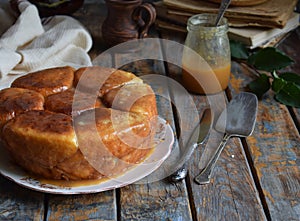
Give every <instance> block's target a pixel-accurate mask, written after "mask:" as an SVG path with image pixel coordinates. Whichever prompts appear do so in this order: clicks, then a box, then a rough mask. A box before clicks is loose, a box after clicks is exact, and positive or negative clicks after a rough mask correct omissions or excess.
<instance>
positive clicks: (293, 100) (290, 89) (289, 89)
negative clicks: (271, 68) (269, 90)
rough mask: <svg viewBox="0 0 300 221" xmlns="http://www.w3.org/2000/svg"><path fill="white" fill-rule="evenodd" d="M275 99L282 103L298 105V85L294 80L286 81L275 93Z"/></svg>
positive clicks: (299, 101) (299, 95) (299, 104)
mask: <svg viewBox="0 0 300 221" xmlns="http://www.w3.org/2000/svg"><path fill="white" fill-rule="evenodd" d="M275 99H276V100H278V101H279V102H281V103H282V104H285V105H288V106H292V107H297V108H299V107H300V86H298V85H296V84H295V83H294V82H287V83H286V84H285V85H284V86H283V88H282V89H281V90H280V91H279V92H278V93H277V94H276V95H275Z"/></svg>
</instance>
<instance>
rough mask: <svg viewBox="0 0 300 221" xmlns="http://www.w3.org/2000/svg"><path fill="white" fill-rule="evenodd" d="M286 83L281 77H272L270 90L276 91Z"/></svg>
mask: <svg viewBox="0 0 300 221" xmlns="http://www.w3.org/2000/svg"><path fill="white" fill-rule="evenodd" d="M286 84H287V81H285V80H284V79H282V78H274V80H273V82H272V90H273V91H275V93H278V92H279V91H280V90H282V89H283V87H284V86H285V85H286Z"/></svg>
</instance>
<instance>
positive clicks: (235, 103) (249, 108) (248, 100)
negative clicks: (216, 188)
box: [194, 92, 257, 184]
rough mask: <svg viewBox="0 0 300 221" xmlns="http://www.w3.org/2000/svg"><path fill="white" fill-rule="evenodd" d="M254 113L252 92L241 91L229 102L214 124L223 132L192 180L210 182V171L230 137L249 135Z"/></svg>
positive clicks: (254, 104) (201, 182)
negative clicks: (214, 148) (206, 162)
mask: <svg viewBox="0 0 300 221" xmlns="http://www.w3.org/2000/svg"><path fill="white" fill-rule="evenodd" d="M256 113H257V97H256V96H255V95H254V94H252V93H248V92H241V93H240V94H238V95H236V96H235V97H234V98H233V99H232V100H231V101H230V102H229V104H228V105H227V107H226V109H225V110H224V111H223V112H222V113H221V115H220V117H219V118H218V121H217V123H216V126H215V129H216V130H217V131H219V132H222V133H224V132H225V134H224V136H223V139H222V141H221V143H220V145H219V147H218V148H217V150H216V152H215V153H214V155H213V156H212V158H211V159H210V161H209V162H208V164H207V166H206V167H205V168H204V169H203V170H202V171H201V172H200V174H199V175H197V176H196V177H195V179H194V180H195V182H196V183H197V184H208V183H209V182H210V177H211V173H212V171H213V169H214V167H215V165H216V162H217V160H218V158H219V156H220V154H221V152H222V150H223V149H224V147H225V145H226V143H227V141H228V140H229V138H230V137H232V136H239V137H247V136H249V135H251V133H252V131H253V129H254V125H255V121H256Z"/></svg>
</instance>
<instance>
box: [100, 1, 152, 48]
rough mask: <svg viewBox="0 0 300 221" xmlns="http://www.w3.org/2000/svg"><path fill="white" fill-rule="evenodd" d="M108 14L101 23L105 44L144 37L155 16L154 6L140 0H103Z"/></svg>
mask: <svg viewBox="0 0 300 221" xmlns="http://www.w3.org/2000/svg"><path fill="white" fill-rule="evenodd" d="M105 2H106V6H107V9H108V14H107V17H106V19H105V20H104V22H103V25H102V37H103V40H104V41H105V43H106V44H107V46H110V47H111V46H115V45H117V44H120V43H123V42H126V41H128V40H133V39H139V38H144V37H146V36H147V33H148V29H149V27H150V26H151V25H152V24H153V23H154V21H155V18H156V12H155V8H154V7H153V6H152V5H151V4H149V3H142V0H105Z"/></svg>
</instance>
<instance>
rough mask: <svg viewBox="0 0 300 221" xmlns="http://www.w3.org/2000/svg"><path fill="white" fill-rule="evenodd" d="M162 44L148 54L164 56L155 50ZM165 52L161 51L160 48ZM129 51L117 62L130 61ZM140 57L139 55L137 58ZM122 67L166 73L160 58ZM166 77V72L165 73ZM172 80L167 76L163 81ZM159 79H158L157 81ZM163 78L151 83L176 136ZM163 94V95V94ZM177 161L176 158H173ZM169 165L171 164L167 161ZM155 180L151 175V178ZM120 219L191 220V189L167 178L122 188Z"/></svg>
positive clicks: (145, 72) (159, 109) (134, 71)
mask: <svg viewBox="0 0 300 221" xmlns="http://www.w3.org/2000/svg"><path fill="white" fill-rule="evenodd" d="M157 47H159V41H157V45H149V48H148V49H147V47H146V49H145V50H146V51H145V54H147V56H148V57H158V58H159V59H162V58H161V57H160V56H161V54H155V53H157V51H156V50H155V49H156V48H157ZM160 53H161V52H160ZM128 56H131V59H133V60H135V58H134V57H135V56H138V55H135V54H130V55H128ZM126 57H127V56H126V55H125V56H124V55H122V56H121V55H119V56H118V55H116V57H115V58H116V59H115V62H116V66H120V64H123V63H125V64H126V63H127V62H126ZM137 59H138V58H137ZM122 69H125V70H128V71H132V72H133V73H135V74H137V75H139V76H145V75H147V74H148V75H149V74H150V75H151V74H152V76H150V77H153V78H155V77H156V76H155V75H153V74H159V75H164V74H165V70H164V66H163V62H161V61H159V60H141V61H135V62H132V63H129V64H126V65H124V66H122ZM161 77H162V76H161ZM164 80H166V81H167V80H168V79H166V78H163V79H162V81H164ZM155 82H156V83H155ZM161 83H163V82H157V81H154V84H151V86H152V87H153V89H154V91H155V93H156V94H157V102H158V113H159V115H160V116H161V117H162V118H164V119H165V120H166V121H167V122H168V123H169V124H170V125H171V127H172V128H173V131H174V132H175V134H174V135H175V136H176V129H175V123H174V117H173V114H174V113H173V111H172V105H171V100H170V94H169V92H168V86H167V85H165V84H161ZM161 95H163V96H161ZM172 148H173V149H172V153H171V154H174V153H175V152H177V151H178V148H179V147H178V143H177V142H175V144H174V145H173V147H172ZM171 163H174V162H171ZM164 165H165V166H166V168H168V165H166V164H164ZM149 180H151V178H149ZM120 219H121V220H191V219H192V216H191V211H190V206H189V199H188V194H187V189H186V186H185V184H184V182H181V183H178V184H177V185H173V184H170V183H169V182H168V181H166V180H158V181H156V182H150V183H145V184H133V185H130V186H126V187H123V188H121V189H120Z"/></svg>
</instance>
